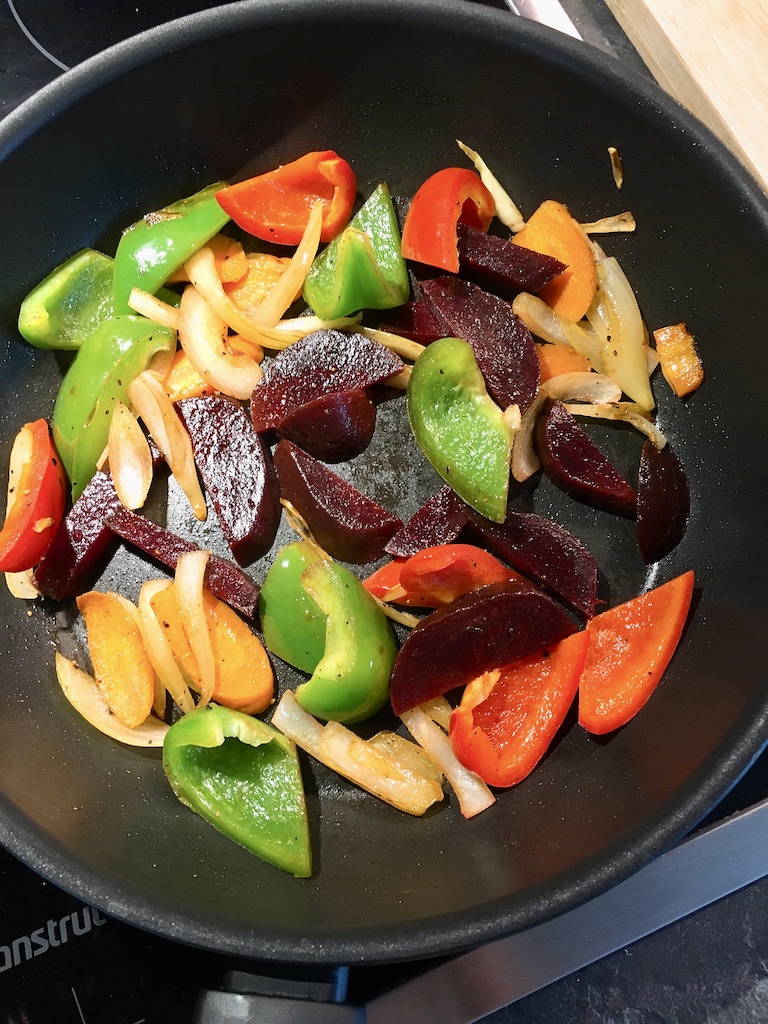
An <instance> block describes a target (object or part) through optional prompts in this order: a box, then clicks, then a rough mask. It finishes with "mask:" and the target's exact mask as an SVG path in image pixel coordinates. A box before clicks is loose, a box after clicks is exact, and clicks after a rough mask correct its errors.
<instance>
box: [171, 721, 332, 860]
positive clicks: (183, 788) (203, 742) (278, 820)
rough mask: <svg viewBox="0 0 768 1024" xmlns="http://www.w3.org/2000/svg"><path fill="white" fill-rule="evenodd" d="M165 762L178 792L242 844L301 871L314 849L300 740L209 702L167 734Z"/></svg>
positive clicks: (310, 858)
mask: <svg viewBox="0 0 768 1024" xmlns="http://www.w3.org/2000/svg"><path fill="white" fill-rule="evenodd" d="M163 768H164V769H165V774H166V776H167V777H168V781H169V782H170V784H171V788H172V789H173V791H174V793H175V794H176V796H177V797H178V798H179V800H180V801H181V802H182V803H183V804H185V805H186V806H187V807H189V808H191V809H192V810H193V811H195V812H196V813H197V814H199V815H200V816H201V817H203V818H204V819H205V820H206V821H207V822H209V824H211V825H213V826H214V828H217V829H218V830H219V832H222V833H223V834H224V835H225V836H228V837H229V838H230V839H233V840H234V841H235V842H236V843H239V844H240V846H243V847H245V849H246V850H249V851H250V852H251V853H254V854H256V856H257V857H261V859H262V860H265V861H267V862H268V863H270V864H273V865H275V867H278V868H280V869H281V870H283V871H287V872H289V873H290V874H292V875H295V876H296V877H298V878H308V877H309V876H310V875H311V873H312V850H311V845H310V838H309V823H308V820H307V809H306V803H305V799H304V786H303V783H302V779H301V768H300V765H299V761H298V757H297V753H296V747H295V745H294V744H293V742H292V741H291V740H289V739H288V738H287V737H285V736H284V735H283V734H282V733H281V732H279V731H278V730H277V729H275V728H274V727H273V726H271V725H268V724H267V723H266V722H262V721H260V720H259V719H257V718H251V717H250V716H249V715H245V714H243V713H242V712H240V711H233V710H231V709H230V708H223V707H219V706H218V705H214V704H211V705H208V706H207V707H203V708H197V709H196V710H194V711H191V712H189V714H187V715H184V717H183V718H180V719H179V720H178V721H177V722H176V723H175V724H174V725H172V726H171V728H170V729H169V730H168V732H167V733H166V735H165V740H164V742H163Z"/></svg>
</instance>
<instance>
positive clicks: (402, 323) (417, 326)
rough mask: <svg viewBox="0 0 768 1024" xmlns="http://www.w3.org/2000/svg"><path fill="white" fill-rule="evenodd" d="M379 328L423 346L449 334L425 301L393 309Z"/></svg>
mask: <svg viewBox="0 0 768 1024" xmlns="http://www.w3.org/2000/svg"><path fill="white" fill-rule="evenodd" d="M518 248H519V247H518ZM379 328H380V330H382V331H390V332H391V333H392V334H399V335H400V337H402V338H410V339H411V341H418V342H419V344H421V345H428V344H429V343H430V341H437V339H438V338H444V337H446V335H447V334H448V333H449V331H448V328H447V327H446V325H445V323H443V321H442V319H441V318H440V317H439V316H438V314H437V313H436V312H435V310H434V309H433V307H432V306H431V304H430V303H429V302H427V301H426V300H425V299H417V300H415V301H411V302H406V303H404V304H403V305H402V306H398V307H397V308H396V309H391V310H390V311H389V312H388V313H387V319H386V321H383V322H380V323H379Z"/></svg>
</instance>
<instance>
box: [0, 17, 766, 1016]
mask: <svg viewBox="0 0 768 1024" xmlns="http://www.w3.org/2000/svg"><path fill="white" fill-rule="evenodd" d="M220 2H226V0H220ZM230 2H231V0H230ZM481 2H487V3H489V4H490V5H492V6H497V7H513V4H512V3H509V4H507V3H505V0H481ZM211 6H214V4H213V3H212V2H206V0H152V2H151V3H144V2H137V0H133V2H131V3H128V2H121V0H113V2H109V3H107V2H105V0H99V2H96V0H91V2H77V0H0V117H2V116H5V115H6V114H7V113H9V112H10V111H11V110H12V109H13V108H14V107H15V106H17V105H18V104H19V103H21V102H22V101H23V100H25V99H26V98H27V97H29V96H31V95H32V94H33V93H35V92H36V91H37V90H38V89H40V88H42V87H43V86H44V85H46V84H47V83H48V82H50V81H52V80H53V79H54V78H55V77H57V76H58V75H59V74H61V73H62V71H64V70H66V69H67V68H68V67H72V66H73V65H75V64H77V63H79V62H80V61H82V60H84V59H85V58H87V57H89V56H91V55H92V54H94V53H96V52H98V51H99V50H101V49H103V48H105V47H106V46H109V45H111V44H113V43H116V42H118V41H120V40H122V39H124V38H126V37H128V36H130V35H132V34H135V33H137V32H140V31H142V30H144V29H147V28H150V27H152V26H154V25H157V24H160V23H162V22H165V21H168V20H170V19H172V18H175V17H179V16H181V15H184V14H189V13H192V12H195V11H199V10H201V9H204V8H208V7H211ZM564 7H565V8H566V10H567V11H568V13H569V14H570V15H571V17H572V18H573V19H574V21H575V22H576V24H577V26H579V28H580V29H582V28H584V29H586V30H585V31H582V35H583V36H584V38H586V39H589V40H590V41H593V42H594V41H597V42H598V43H599V42H600V39H601V38H602V39H603V40H607V43H608V45H607V47H606V48H608V49H612V50H613V51H614V52H617V51H618V52H620V53H621V55H622V56H624V57H625V58H626V59H628V60H631V61H634V62H635V63H636V64H637V65H638V66H639V64H640V62H639V58H638V57H637V55H636V54H635V53H634V52H633V51H632V50H631V47H630V46H629V44H628V43H627V41H626V39H625V37H623V35H622V34H621V32H620V31H619V29H618V26H617V25H616V24H615V22H613V20H612V18H611V17H610V15H609V14H608V13H607V11H606V9H605V8H604V7H603V5H602V2H601V0H564ZM580 19H581V21H580ZM766 797H768V755H765V754H764V755H763V757H762V758H761V759H760V760H759V761H758V762H757V763H756V764H755V766H753V768H752V769H751V771H750V772H749V773H748V774H747V776H746V777H745V779H744V780H742V782H741V783H740V784H739V785H738V786H737V787H736V788H735V789H734V790H733V791H732V793H731V794H730V795H729V796H728V797H727V798H726V800H725V801H724V802H723V803H722V804H721V805H720V806H719V807H718V808H717V809H716V810H715V812H713V814H712V816H711V818H710V820H715V819H717V818H721V817H724V816H726V815H728V814H731V813H734V812H739V811H741V810H742V809H744V808H746V807H749V806H750V805H752V804H753V803H755V802H757V801H759V800H763V799H765V798H766ZM766 895H768V881H763V882H758V883H755V884H754V885H752V886H750V887H749V888H748V889H744V890H742V891H740V892H738V893H737V894H736V895H734V896H731V897H729V898H728V899H726V900H722V901H720V902H719V903H717V904H715V905H713V906H711V907H708V908H707V909H705V910H703V911H700V912H699V913H698V914H696V915H695V916H694V917H692V918H688V919H686V920H683V921H681V922H678V923H677V924H675V925H673V926H670V927H669V928H667V929H666V930H665V931H663V932H660V933H657V934H655V935H652V936H650V937H648V938H646V939H643V940H641V941H640V942H637V943H635V944H634V945H633V946H632V947H630V948H628V949H625V950H621V951H619V952H617V953H615V954H613V955H612V956H609V957H607V958H606V959H604V960H602V961H600V962H599V963H597V964H593V965H592V966H591V967H588V968H586V969H584V970H582V971H579V972H577V973H576V974H573V975H571V976H570V977H568V978H565V979H563V980H562V981H559V982H556V983H554V984H551V985H549V986H548V987H547V988H544V989H542V990H541V991H539V992H537V993H534V994H533V995H530V996H527V997H525V998H524V999H522V1000H520V1001H519V1002H517V1003H515V1004H514V1005H511V1006H509V1007H507V1008H505V1009H503V1010H499V1011H498V1012H497V1013H494V1014H492V1015H491V1016H490V1017H488V1018H486V1021H487V1024H538V1022H543V1021H555V1020H556V1021H559V1022H563V1024H565V1022H567V1024H609V1022H615V1024H630V1022H631V1024H664V1022H669V1024H673V1022H674V1024H702V1022H704V1021H707V1022H712V1024H715V1022H716V1024H751V1022H753V1021H754V1022H758V1021H765V1020H768V994H767V993H766V989H768V971H766V968H765V962H766V961H767V960H768V909H766V908H768V900H766V899H765V897H766ZM419 966H420V965H408V966H407V967H406V966H404V967H403V968H398V967H390V968H386V969H377V968H352V969H351V970H350V972H349V975H348V979H347V980H348V997H347V998H348V1000H349V1002H351V1003H362V1002H365V1001H366V1000H367V999H369V998H370V997H371V996H372V995H374V994H376V993H377V992H379V991H384V990H386V989H387V988H388V987H391V986H393V985H397V984H398V983H399V981H400V979H401V978H402V977H404V976H405V975H406V974H413V972H414V971H415V970H418V969H419ZM427 966H428V965H424V969H425V968H426V967H427ZM253 967H254V965H253V964H238V963H235V962H232V961H231V960H230V959H229V958H226V957H223V956H219V955H217V954H209V953H204V952H201V951H199V950H195V949H189V948H187V947H185V946H181V945H179V944H177V943H173V942H170V941H167V940H164V939H161V938H157V937H155V936H152V935H148V934H145V933H144V932H140V931H138V930H136V929H134V928H132V927H130V926H128V925H125V924H123V923H121V922H119V921H116V920H112V919H107V918H105V917H103V916H102V915H101V914H100V913H99V912H98V911H96V910H92V909H91V908H89V907H87V906H84V905H83V904H82V903H81V902H79V901H78V900H77V899H75V898H74V897H72V896H70V895H68V894H66V893H64V892H62V891H61V890H59V889H58V888H56V887H55V886H54V885H52V884H51V883H49V882H47V881H45V880H44V879H42V878H40V877H39V876H38V875H36V874H35V873H34V872H32V871H31V870H30V869H29V868H27V867H25V866H24V865H23V864H21V863H20V862H18V861H17V860H16V859H15V858H13V857H12V856H11V855H10V854H8V853H5V852H4V851H0V1024H161V1022H162V1024H189V1021H190V1020H192V1017H193V1014H194V1007H195V1004H196V1001H197V998H198V993H199V991H200V990H201V988H204V987H211V988H216V987H217V986H218V984H219V982H220V980H221V979H222V978H223V977H224V976H225V975H226V973H227V972H229V971H232V970H249V969H253ZM272 970H273V971H274V968H273V969H272ZM328 975H329V972H323V971H321V970H309V969H308V970H307V971H306V972H305V976H306V980H307V981H308V982H309V983H312V984H315V985H316V986H317V991H322V989H323V987H324V986H326V987H327V986H330V987H333V986H334V985H336V986H338V981H339V978H338V976H334V977H330V976H328Z"/></svg>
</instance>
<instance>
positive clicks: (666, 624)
mask: <svg viewBox="0 0 768 1024" xmlns="http://www.w3.org/2000/svg"><path fill="white" fill-rule="evenodd" d="M692 595H693V572H692V571H689V572H686V573H683V574H682V576H676V577H675V578H674V579H672V580H670V581H669V582H668V583H663V584H662V585H661V586H660V587H656V588H655V589H654V590H649V591H648V592H647V593H645V594H640V595H639V596H638V597H634V598H632V599H631V600H630V601H625V602H624V604H620V605H617V606H616V607H615V608H609V609H608V611H605V612H601V613H600V614H599V615H596V616H595V617H594V618H593V619H590V621H589V623H588V624H587V632H588V633H589V634H590V636H591V637H592V642H591V644H590V648H589V654H588V657H587V663H586V665H585V667H584V673H583V675H582V679H581V683H580V685H579V723H580V724H581V725H582V726H583V727H584V728H585V729H586V730H587V731H588V732H590V733H594V734H596V735H603V734H605V733H608V732H613V731H614V730H615V729H618V728H620V727H621V726H622V725H626V723H627V722H628V721H629V720H630V719H631V718H632V717H634V715H636V714H637V712H638V711H639V710H640V708H641V707H642V706H643V705H644V704H645V702H646V701H647V700H648V698H649V697H650V696H651V694H652V693H653V691H654V690H655V689H656V686H657V685H658V683H659V681H660V680H661V677H662V675H663V673H664V670H665V669H666V667H667V665H668V664H669V662H670V659H671V658H672V655H673V654H674V653H675V650H676V648H677V645H678V643H679V641H680V637H681V635H682V632H683V628H684V626H685V622H686V619H687V617H688V610H689V608H690V606H691V597H692Z"/></svg>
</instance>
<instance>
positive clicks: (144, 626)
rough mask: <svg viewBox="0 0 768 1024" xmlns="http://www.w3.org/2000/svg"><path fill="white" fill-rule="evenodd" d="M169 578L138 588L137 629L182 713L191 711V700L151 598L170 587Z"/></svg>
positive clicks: (154, 666)
mask: <svg viewBox="0 0 768 1024" xmlns="http://www.w3.org/2000/svg"><path fill="white" fill-rule="evenodd" d="M172 585H173V584H172V583H171V581H170V580H148V581H147V582H146V583H145V584H144V585H143V586H142V588H141V590H140V591H139V628H140V629H141V636H142V638H143V640H144V647H145V648H146V651H147V654H148V656H149V660H150V661H151V662H152V667H153V668H154V670H155V673H156V675H157V677H158V679H159V680H160V682H161V683H162V685H163V686H164V688H165V689H166V690H167V691H168V693H170V695H171V698H172V700H173V701H174V702H175V703H176V706H177V707H178V708H179V710H181V711H182V712H183V713H184V714H187V713H188V712H190V711H192V710H193V709H194V707H195V702H194V700H193V698H192V694H191V693H190V690H189V687H188V686H187V683H186V680H185V679H184V675H183V673H182V671H181V669H180V668H179V665H178V663H177V661H176V658H175V657H174V654H173V648H172V647H171V644H170V641H169V640H168V637H167V636H166V634H165V630H164V629H163V627H162V626H161V625H160V623H159V622H158V620H157V616H156V615H155V611H154V609H153V607H152V598H153V597H154V596H155V594H158V593H159V592H160V591H161V590H167V589H168V587H170V586H172Z"/></svg>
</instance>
